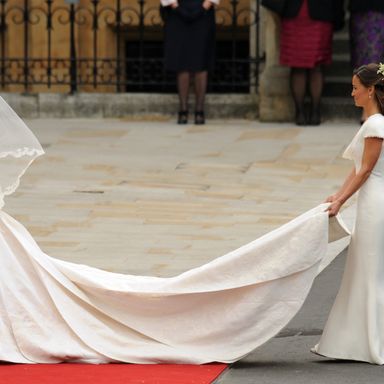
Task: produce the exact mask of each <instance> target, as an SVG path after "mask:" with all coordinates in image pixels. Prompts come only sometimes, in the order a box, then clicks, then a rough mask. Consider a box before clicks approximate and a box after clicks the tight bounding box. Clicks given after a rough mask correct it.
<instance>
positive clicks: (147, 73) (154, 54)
mask: <svg viewBox="0 0 384 384" xmlns="http://www.w3.org/2000/svg"><path fill="white" fill-rule="evenodd" d="M125 52H126V87H125V89H126V92H162V93H166V92H167V93H173V92H176V82H175V75H174V74H173V73H169V72H166V71H165V70H164V66H163V43H162V42H161V41H150V40H146V41H143V42H141V43H140V42H139V41H127V42H126V44H125Z"/></svg>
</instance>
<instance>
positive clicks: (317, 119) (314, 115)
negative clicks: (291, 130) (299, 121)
mask: <svg viewBox="0 0 384 384" xmlns="http://www.w3.org/2000/svg"><path fill="white" fill-rule="evenodd" d="M320 124H321V114H320V110H319V109H314V110H312V111H311V116H310V118H309V125H320Z"/></svg>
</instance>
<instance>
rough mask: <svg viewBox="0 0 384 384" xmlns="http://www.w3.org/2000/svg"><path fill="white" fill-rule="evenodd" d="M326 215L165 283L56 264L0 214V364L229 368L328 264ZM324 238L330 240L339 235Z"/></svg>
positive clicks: (310, 215)
mask: <svg viewBox="0 0 384 384" xmlns="http://www.w3.org/2000/svg"><path fill="white" fill-rule="evenodd" d="M325 207H326V205H320V206H318V207H316V208H314V209H312V210H310V211H308V212H306V213H304V214H303V215H301V216H299V217H297V218H296V219H294V220H292V221H291V222H289V223H287V224H285V225H283V226H282V227H280V228H278V229H276V230H275V231H272V232H270V233H268V234H267V235H265V236H263V237H261V238H259V239H257V240H255V241H253V242H251V243H249V244H247V245H245V246H243V247H241V248H239V249H236V250H235V251H233V252H230V253H228V254H226V255H224V256H222V257H220V258H217V259H215V260H213V261H212V262H210V263H208V264H205V265H203V266H201V267H199V268H195V269H192V270H190V271H187V272H185V273H182V274H181V275H179V276H175V277H171V278H156V277H146V276H130V275H122V274H116V273H110V272H106V271H102V270H98V269H95V268H91V267H88V266H85V265H77V264H72V263H68V262H65V261H61V260H56V259H54V258H51V257H49V256H47V255H46V254H44V253H43V252H42V251H41V250H40V248H39V247H38V245H37V244H36V243H35V241H34V240H33V238H32V237H31V235H30V234H29V233H28V232H27V230H26V229H25V228H24V227H23V226H22V225H21V224H20V223H18V222H17V221H16V220H14V219H13V218H12V217H10V216H9V215H7V214H6V213H5V212H3V211H0V250H1V256H0V257H1V265H2V267H1V268H0V293H1V295H0V311H1V316H0V340H1V342H0V360H5V361H12V362H20V363H55V362H61V361H76V362H88V363H107V362H112V361H122V362H130V363H161V362H167V363H193V364H201V363H208V362H212V361H222V362H233V361H236V360H238V359H240V358H241V357H243V356H244V355H246V354H248V353H249V352H251V351H252V350H253V349H254V348H256V347H258V346H260V345H261V344H263V343H264V342H266V341H267V340H268V339H270V338H271V337H273V336H274V335H276V333H278V332H279V331H280V330H281V329H282V328H283V327H284V326H285V325H286V324H287V323H288V321H289V320H290V319H291V318H292V317H293V316H294V315H295V314H296V312H297V311H298V310H299V308H300V307H301V305H302V304H303V302H304V300H305V298H306V296H307V294H308V291H309V289H310V287H311V285H312V282H313V279H314V278H315V277H316V275H317V274H318V273H319V270H320V266H321V264H322V261H324V258H325V256H326V254H327V246H328V245H327V243H328V231H329V229H330V227H329V220H328V215H327V213H326V212H324V210H325ZM331 228H333V229H332V234H331V235H332V237H333V240H336V239H337V238H340V237H343V236H346V235H347V233H346V232H345V230H344V229H343V226H342V225H341V226H340V225H339V224H338V221H334V222H333V224H332V225H331ZM334 234H336V235H337V236H336V237H335V236H333V235H334ZM334 256H335V255H334ZM328 258H329V256H328ZM328 261H329V260H328Z"/></svg>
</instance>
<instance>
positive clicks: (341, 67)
mask: <svg viewBox="0 0 384 384" xmlns="http://www.w3.org/2000/svg"><path fill="white" fill-rule="evenodd" d="M325 74H326V75H331V76H352V67H351V64H350V55H349V53H338V52H336V53H334V54H333V56H332V64H331V65H330V66H328V67H326V68H325Z"/></svg>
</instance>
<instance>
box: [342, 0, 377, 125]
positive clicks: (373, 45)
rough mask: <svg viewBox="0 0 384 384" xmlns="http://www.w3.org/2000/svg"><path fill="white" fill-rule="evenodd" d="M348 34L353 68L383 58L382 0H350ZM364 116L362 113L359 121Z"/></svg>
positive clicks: (362, 120) (362, 119)
mask: <svg viewBox="0 0 384 384" xmlns="http://www.w3.org/2000/svg"><path fill="white" fill-rule="evenodd" d="M349 10H350V13H351V17H350V23H349V34H350V43H351V65H352V67H353V68H354V69H356V68H359V67H361V66H362V65H367V64H370V63H379V62H381V61H382V60H384V0H350V1H349ZM365 119H366V117H365V116H364V114H362V117H361V122H362V123H363V122H364V121H365Z"/></svg>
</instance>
